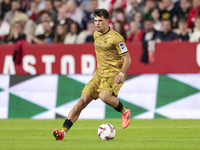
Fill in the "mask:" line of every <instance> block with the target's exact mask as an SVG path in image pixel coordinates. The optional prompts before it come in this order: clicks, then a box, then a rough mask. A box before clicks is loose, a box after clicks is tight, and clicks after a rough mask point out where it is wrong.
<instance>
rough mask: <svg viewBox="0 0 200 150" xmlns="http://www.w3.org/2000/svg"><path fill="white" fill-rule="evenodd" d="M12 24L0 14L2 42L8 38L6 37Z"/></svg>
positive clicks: (0, 39)
mask: <svg viewBox="0 0 200 150" xmlns="http://www.w3.org/2000/svg"><path fill="white" fill-rule="evenodd" d="M9 32H10V25H9V24H8V23H7V22H6V21H3V16H2V15H0V41H1V42H0V43H2V42H3V41H5V40H6V37H7V36H8V35H9Z"/></svg>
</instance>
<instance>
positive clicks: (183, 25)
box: [178, 19, 190, 41]
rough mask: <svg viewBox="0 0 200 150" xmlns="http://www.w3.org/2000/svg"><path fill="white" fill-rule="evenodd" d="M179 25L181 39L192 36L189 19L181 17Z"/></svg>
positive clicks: (187, 38) (179, 38) (179, 37)
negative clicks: (188, 24)
mask: <svg viewBox="0 0 200 150" xmlns="http://www.w3.org/2000/svg"><path fill="white" fill-rule="evenodd" d="M178 27H179V30H180V32H181V33H180V34H179V35H178V40H179V41H188V40H189V38H190V33H189V32H188V29H187V21H186V19H180V20H179V22H178Z"/></svg>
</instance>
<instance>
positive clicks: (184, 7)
mask: <svg viewBox="0 0 200 150" xmlns="http://www.w3.org/2000/svg"><path fill="white" fill-rule="evenodd" d="M180 7H181V10H180V11H179V18H186V19H188V15H189V12H190V10H191V8H192V0H180Z"/></svg>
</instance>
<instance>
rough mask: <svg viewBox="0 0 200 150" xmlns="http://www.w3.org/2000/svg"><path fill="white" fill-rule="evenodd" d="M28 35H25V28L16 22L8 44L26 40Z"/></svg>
mask: <svg viewBox="0 0 200 150" xmlns="http://www.w3.org/2000/svg"><path fill="white" fill-rule="evenodd" d="M25 39H26V35H25V34H24V33H23V27H22V25H21V23H20V22H15V23H14V25H13V26H12V30H11V33H10V35H9V37H8V40H7V43H9V44H13V43H16V42H17V41H20V40H25Z"/></svg>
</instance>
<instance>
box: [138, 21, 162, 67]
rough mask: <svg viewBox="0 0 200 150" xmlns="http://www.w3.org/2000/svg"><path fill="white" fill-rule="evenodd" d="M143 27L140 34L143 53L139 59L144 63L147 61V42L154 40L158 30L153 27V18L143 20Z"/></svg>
mask: <svg viewBox="0 0 200 150" xmlns="http://www.w3.org/2000/svg"><path fill="white" fill-rule="evenodd" d="M144 29H145V32H144V34H143V36H142V49H143V54H142V58H141V61H142V62H144V63H148V51H147V48H148V42H149V41H155V39H156V37H157V33H158V31H157V30H155V29H154V25H153V20H150V19H149V20H145V21H144Z"/></svg>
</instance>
